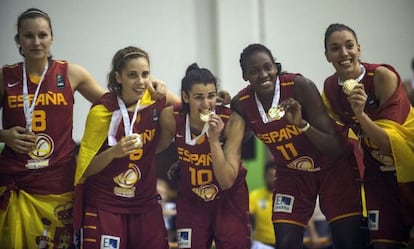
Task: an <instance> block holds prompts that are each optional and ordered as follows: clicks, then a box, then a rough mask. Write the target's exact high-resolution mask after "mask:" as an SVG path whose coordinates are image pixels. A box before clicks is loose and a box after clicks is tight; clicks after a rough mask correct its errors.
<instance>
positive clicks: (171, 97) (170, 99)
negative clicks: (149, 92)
mask: <svg viewBox="0 0 414 249" xmlns="http://www.w3.org/2000/svg"><path fill="white" fill-rule="evenodd" d="M180 102H181V99H180V97H178V96H177V95H176V94H174V93H173V92H171V91H167V106H170V105H175V104H178V103H180Z"/></svg>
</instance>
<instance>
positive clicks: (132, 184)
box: [83, 93, 166, 214]
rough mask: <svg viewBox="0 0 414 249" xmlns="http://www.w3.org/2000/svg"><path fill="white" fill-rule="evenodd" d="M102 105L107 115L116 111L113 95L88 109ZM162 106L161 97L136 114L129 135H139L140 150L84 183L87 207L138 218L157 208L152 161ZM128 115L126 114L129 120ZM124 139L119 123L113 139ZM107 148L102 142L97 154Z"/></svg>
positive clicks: (163, 102)
mask: <svg viewBox="0 0 414 249" xmlns="http://www.w3.org/2000/svg"><path fill="white" fill-rule="evenodd" d="M102 105H103V106H104V107H105V109H106V110H107V111H108V112H114V111H116V110H119V106H118V102H117V98H116V95H115V94H113V93H107V94H105V95H104V96H103V97H102V98H101V100H100V101H99V102H98V103H96V105H94V106H93V107H92V109H93V108H97V107H101V108H102ZM165 105H166V98H165V97H164V98H162V99H161V100H158V101H156V102H153V103H152V104H150V105H148V106H147V107H145V108H144V109H141V110H139V111H138V114H137V117H136V122H135V123H134V124H133V133H138V134H140V135H141V138H142V140H143V147H142V148H140V149H137V150H136V151H135V152H134V153H133V154H130V155H129V156H126V157H122V158H116V159H114V160H113V161H112V162H111V163H110V164H109V165H108V166H107V167H106V168H105V169H103V170H102V171H101V172H99V173H97V174H95V175H92V176H89V177H88V178H87V179H86V181H85V183H84V186H83V189H84V202H85V203H86V204H87V205H88V204H89V205H96V204H95V203H99V207H98V208H100V209H103V210H105V211H109V212H113V213H120V214H139V213H143V212H146V211H148V210H150V209H153V208H155V207H156V206H157V205H158V202H157V199H156V197H157V192H156V182H157V180H156V170H155V161H154V158H155V149H156V145H157V142H158V139H159V135H160V133H159V114H160V111H161V109H162V108H164V107H165ZM132 115H133V113H132V112H129V116H130V119H131V120H132ZM108 121H110V120H108ZM102 125H105V124H102ZM124 136H125V134H124V124H123V122H122V121H121V122H120V123H119V126H118V129H117V133H116V136H115V137H116V140H117V141H119V140H120V139H121V138H122V137H124ZM108 148H109V145H108V141H107V139H106V141H105V142H104V143H103V145H102V146H101V148H100V149H99V151H98V152H97V154H98V153H100V152H102V151H104V150H106V149H108ZM151 203H152V204H151Z"/></svg>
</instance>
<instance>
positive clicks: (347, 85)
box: [342, 79, 358, 95]
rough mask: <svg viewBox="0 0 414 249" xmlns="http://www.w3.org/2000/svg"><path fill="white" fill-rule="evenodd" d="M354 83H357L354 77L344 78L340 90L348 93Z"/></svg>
mask: <svg viewBox="0 0 414 249" xmlns="http://www.w3.org/2000/svg"><path fill="white" fill-rule="evenodd" d="M356 85H358V81H356V80H354V79H349V80H345V82H344V86H343V87H342V90H343V91H344V93H345V94H346V95H349V94H351V91H352V89H354V87H355V86H356Z"/></svg>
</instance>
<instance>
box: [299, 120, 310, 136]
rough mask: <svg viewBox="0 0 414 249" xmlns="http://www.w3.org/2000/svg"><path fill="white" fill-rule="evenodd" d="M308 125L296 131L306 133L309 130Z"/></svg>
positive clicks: (307, 123)
mask: <svg viewBox="0 0 414 249" xmlns="http://www.w3.org/2000/svg"><path fill="white" fill-rule="evenodd" d="M310 126H311V125H310V124H309V122H306V125H305V127H303V128H299V127H298V129H299V130H300V131H301V132H302V133H303V132H305V131H307V130H309V128H310Z"/></svg>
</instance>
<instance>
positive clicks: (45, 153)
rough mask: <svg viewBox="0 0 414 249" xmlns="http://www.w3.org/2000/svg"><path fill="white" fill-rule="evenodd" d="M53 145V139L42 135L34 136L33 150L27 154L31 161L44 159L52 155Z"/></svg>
mask: <svg viewBox="0 0 414 249" xmlns="http://www.w3.org/2000/svg"><path fill="white" fill-rule="evenodd" d="M54 147H55V144H54V142H53V139H52V138H51V137H50V136H49V135H47V134H44V133H39V134H36V144H35V148H34V149H33V150H32V151H31V152H30V153H29V156H30V157H31V158H32V159H46V158H48V157H50V155H52V153H53V150H54Z"/></svg>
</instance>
